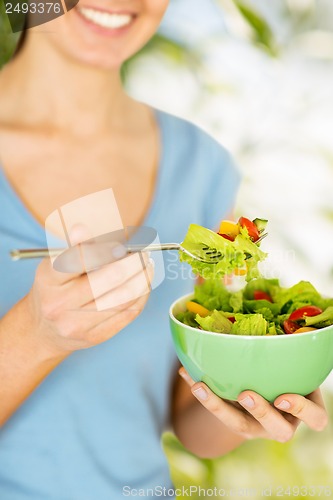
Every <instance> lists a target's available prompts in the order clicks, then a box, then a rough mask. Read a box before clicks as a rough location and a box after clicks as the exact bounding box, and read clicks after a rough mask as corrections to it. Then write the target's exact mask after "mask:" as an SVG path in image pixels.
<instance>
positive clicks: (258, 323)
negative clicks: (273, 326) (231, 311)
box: [231, 314, 268, 335]
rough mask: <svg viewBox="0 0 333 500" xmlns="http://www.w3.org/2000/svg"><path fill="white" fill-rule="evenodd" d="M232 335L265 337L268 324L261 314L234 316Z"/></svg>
mask: <svg viewBox="0 0 333 500" xmlns="http://www.w3.org/2000/svg"><path fill="white" fill-rule="evenodd" d="M235 319H236V321H235V323H233V325H232V328H231V334H232V335H266V333H267V329H268V323H267V321H266V320H265V318H264V317H263V316H262V314H236V315H235Z"/></svg>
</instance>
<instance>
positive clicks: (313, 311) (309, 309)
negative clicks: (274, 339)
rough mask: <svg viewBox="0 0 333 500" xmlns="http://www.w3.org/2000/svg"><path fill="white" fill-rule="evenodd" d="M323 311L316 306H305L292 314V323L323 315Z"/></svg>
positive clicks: (290, 317)
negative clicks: (307, 317)
mask: <svg viewBox="0 0 333 500" xmlns="http://www.w3.org/2000/svg"><path fill="white" fill-rule="evenodd" d="M322 312H323V311H322V310H321V309H320V308H319V307H316V306H304V307H300V308H299V309H296V311H294V312H292V313H291V315H290V316H289V319H290V321H298V320H300V319H303V318H305V317H306V316H317V315H318V314H321V313H322Z"/></svg>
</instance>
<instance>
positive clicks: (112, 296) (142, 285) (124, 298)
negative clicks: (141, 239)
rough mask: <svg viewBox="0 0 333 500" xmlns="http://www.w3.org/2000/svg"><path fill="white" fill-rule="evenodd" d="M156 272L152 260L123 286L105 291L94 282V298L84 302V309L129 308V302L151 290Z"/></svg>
mask: <svg viewBox="0 0 333 500" xmlns="http://www.w3.org/2000/svg"><path fill="white" fill-rule="evenodd" d="M153 274H154V266H153V264H152V262H149V263H148V265H147V266H146V267H145V268H144V270H143V271H140V272H138V273H137V274H135V275H134V276H132V277H131V278H130V279H128V280H127V281H126V282H125V283H123V284H122V285H121V286H119V287H117V288H115V289H112V290H111V291H107V292H106V293H103V291H104V289H103V288H98V287H96V284H95V283H92V284H91V285H92V291H93V295H94V297H93V299H92V300H90V301H89V302H88V303H87V304H84V306H83V309H89V308H92V307H93V308H96V307H97V309H98V310H99V311H102V310H105V309H117V310H119V311H121V310H124V309H126V308H128V304H129V303H130V302H132V301H136V299H137V298H139V297H141V296H143V295H146V294H148V293H149V292H150V291H151V282H152V279H153Z"/></svg>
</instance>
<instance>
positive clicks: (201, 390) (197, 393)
mask: <svg viewBox="0 0 333 500" xmlns="http://www.w3.org/2000/svg"><path fill="white" fill-rule="evenodd" d="M193 394H194V395H195V396H196V397H197V398H199V399H207V398H208V393H207V391H205V389H204V388H203V387H198V389H195V390H194V391H193Z"/></svg>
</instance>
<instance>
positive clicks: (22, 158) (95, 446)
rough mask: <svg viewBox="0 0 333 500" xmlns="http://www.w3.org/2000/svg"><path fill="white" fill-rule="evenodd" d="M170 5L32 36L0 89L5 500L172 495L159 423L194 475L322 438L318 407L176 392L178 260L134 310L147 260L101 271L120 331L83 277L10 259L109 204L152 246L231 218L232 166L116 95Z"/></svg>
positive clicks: (123, 11) (182, 284)
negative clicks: (96, 307) (251, 443)
mask: <svg viewBox="0 0 333 500" xmlns="http://www.w3.org/2000/svg"><path fill="white" fill-rule="evenodd" d="M167 4H168V1H167V0H159V1H158V2H157V1H156V0H94V1H92V0H91V1H90V2H88V0H83V1H82V2H80V3H79V4H78V5H77V6H76V7H75V8H74V9H72V10H71V11H70V12H69V13H67V14H66V15H64V16H61V17H59V18H57V19H55V20H53V21H52V22H50V23H48V24H46V25H43V26H40V27H37V28H33V29H30V30H28V31H27V36H26V39H25V41H24V43H23V46H22V47H21V49H20V51H19V52H18V54H17V55H16V56H15V57H14V58H13V59H12V61H10V63H8V64H7V66H6V67H5V68H4V69H3V70H2V72H1V74H0V153H1V175H0V213H1V221H0V228H1V246H0V252H1V253H0V262H1V270H0V272H1V292H0V293H1V295H0V311H1V315H2V319H1V321H0V352H1V354H2V355H1V358H0V359H1V363H0V379H1V387H0V402H1V404H0V421H1V423H2V424H4V425H3V428H2V431H1V434H0V498H4V499H6V500H10V499H15V500H17V499H22V500H23V499H26V498H31V499H34V500H38V499H42V500H48V499H57V500H59V499H70V500H74V499H75V500H77V499H80V500H83V499H89V500H90V499H92V498H98V499H103V500H104V499H109V498H112V499H116V498H122V497H123V488H124V487H125V486H127V487H128V486H130V487H133V488H154V487H155V486H167V487H168V486H170V478H169V474H168V467H167V463H166V459H165V457H164V455H163V452H162V450H161V446H160V435H161V432H162V431H163V429H164V427H165V425H167V424H168V423H169V421H170V422H171V423H172V425H173V428H174V430H175V432H176V434H177V436H178V437H179V438H180V440H181V441H182V442H183V443H184V445H185V446H186V447H187V448H188V449H190V450H191V451H193V452H194V453H196V454H197V455H199V456H202V457H213V456H218V455H222V454H223V453H227V452H228V451H229V450H231V449H233V448H234V447H236V446H238V445H239V444H240V443H241V442H243V441H244V440H245V439H252V438H256V437H266V438H269V439H275V440H277V441H282V442H284V441H287V440H288V439H290V438H291V437H292V435H293V433H294V431H295V429H296V427H297V425H298V423H299V422H300V421H304V422H305V423H306V424H307V425H309V426H310V427H311V428H313V429H315V430H321V429H322V428H324V426H325V425H326V422H327V415H326V412H325V410H324V406H323V402H322V399H321V395H320V392H319V391H316V392H315V393H313V394H311V395H310V396H308V397H307V398H303V397H301V396H297V395H283V396H280V397H279V398H277V400H276V401H275V403H274V406H275V407H276V408H274V407H273V406H271V405H269V404H268V403H267V402H266V401H264V400H263V399H262V398H261V397H260V396H258V395H257V394H253V393H250V392H249V391H245V392H244V393H242V394H240V395H239V398H238V401H239V404H238V405H234V404H229V403H228V402H225V401H223V400H221V399H219V398H218V397H217V396H215V395H214V394H213V393H212V392H211V391H210V390H209V389H208V388H207V387H206V386H205V385H204V384H203V383H197V384H194V383H193V381H192V380H191V379H190V378H189V377H188V375H187V374H186V372H185V371H184V370H183V369H181V371H180V374H181V375H182V376H183V377H184V379H185V382H184V381H183V379H182V378H180V377H178V376H176V377H174V373H175V371H176V367H177V363H176V359H175V355H174V351H173V348H172V345H171V341H170V335H169V332H168V325H167V319H166V311H167V307H168V305H169V304H170V303H171V301H172V300H173V299H174V298H176V297H177V296H179V295H180V294H182V293H185V292H186V291H188V290H190V289H191V288H192V286H193V282H192V281H191V280H189V279H188V280H185V279H181V278H178V279H177V280H174V279H171V276H172V275H174V267H172V266H173V265H174V264H173V261H172V256H171V255H170V256H168V257H167V259H166V279H165V280H164V282H163V284H162V285H161V286H160V287H159V288H158V289H157V290H155V291H153V293H152V294H151V297H150V299H149V301H148V303H147V305H145V304H146V301H147V295H145V296H143V297H141V298H139V299H136V298H135V297H137V295H135V293H134V292H133V289H134V290H135V288H136V283H137V280H138V279H139V278H140V277H141V276H142V273H146V272H148V273H149V276H150V277H151V276H152V275H153V270H152V265H151V264H150V263H149V261H148V260H147V259H146V260H145V266H146V269H144V270H143V269H142V267H140V266H138V265H137V263H136V262H134V261H131V260H126V259H125V260H123V261H120V262H115V263H112V264H109V265H107V266H105V267H104V268H102V269H100V270H98V271H93V272H94V273H97V278H98V279H99V280H100V281H101V283H102V288H103V293H105V294H110V295H111V296H112V297H114V299H115V300H118V299H119V297H122V298H123V299H126V300H123V302H125V304H124V306H123V307H122V308H121V309H120V310H118V311H117V312H116V313H115V312H114V310H113V311H109V310H106V311H91V310H89V311H87V310H86V309H87V308H86V306H87V304H88V305H89V303H91V302H92V300H93V299H92V297H91V291H90V288H89V283H88V279H87V275H84V274H83V275H78V274H65V273H61V272H58V271H56V270H54V269H53V268H52V266H51V264H50V262H49V261H48V260H47V259H45V260H44V261H43V262H41V263H39V264H38V263H36V262H31V261H30V262H20V263H12V262H11V261H10V259H9V257H8V252H9V250H10V249H11V248H15V247H25V246H30V247H39V246H45V234H44V230H43V223H44V221H45V219H46V218H47V216H48V215H49V214H50V213H51V212H53V211H54V210H56V209H57V208H58V207H61V206H63V205H64V204H66V203H69V202H71V201H72V200H76V199H79V198H80V197H83V196H85V195H88V194H90V193H95V192H98V191H100V190H104V189H107V188H110V187H112V188H113V190H114V193H115V196H116V199H117V202H118V206H119V210H120V213H121V216H122V219H123V223H124V225H125V226H137V225H139V224H143V223H144V224H145V225H149V226H152V227H154V228H156V229H157V231H158V233H159V237H160V239H161V241H166V242H167V241H174V240H176V241H181V240H182V238H183V236H184V234H185V233H186V230H187V227H188V225H189V223H192V222H194V223H199V224H203V225H206V226H211V227H216V225H217V223H218V221H219V219H221V217H223V216H225V215H226V214H227V213H228V212H229V211H230V209H231V207H232V203H233V199H234V196H235V191H236V188H237V185H238V174H237V172H236V171H235V169H234V167H233V164H232V161H231V159H230V157H229V156H228V154H227V153H226V152H225V150H223V149H222V148H221V146H219V145H218V144H217V143H216V142H215V141H214V140H212V139H211V138H209V137H208V136H207V135H206V134H205V133H204V132H202V131H201V130H199V129H198V128H196V127H195V126H193V125H191V124H189V123H187V122H185V121H183V120H180V119H177V118H175V117H172V116H170V115H167V114H165V113H162V112H158V111H155V110H152V109H151V108H149V107H148V106H146V105H144V104H142V103H139V102H136V101H134V100H133V99H131V98H130V97H128V96H127V95H126V93H125V92H124V90H123V88H122V85H121V80H120V67H121V65H122V63H123V62H124V61H125V60H126V59H128V58H129V57H130V56H132V55H133V54H134V53H135V52H137V51H138V50H139V49H140V48H141V47H142V46H143V45H144V44H145V43H146V42H147V41H148V40H149V39H150V37H151V36H152V35H153V34H154V32H155V31H156V29H157V27H158V25H159V23H160V20H161V18H162V16H163V14H164V12H165V10H166V8H167ZM128 259H130V258H128ZM125 261H126V265H124V262H125ZM37 264H38V265H37ZM172 273H173V274H172ZM133 306H134V307H133ZM143 309H144V311H143ZM141 311H143V312H142V314H141V315H140V316H139V317H137V316H138V313H139V312H141ZM135 318H136V319H135ZM134 320H135V321H134ZM108 339H110V340H109V341H107V340H108ZM104 341H107V342H104ZM86 348H89V349H86ZM46 377H47V378H46ZM190 388H191V389H190ZM193 395H194V396H195V398H194V397H193ZM278 408H280V410H281V411H279V410H278ZM207 409H208V411H207Z"/></svg>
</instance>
